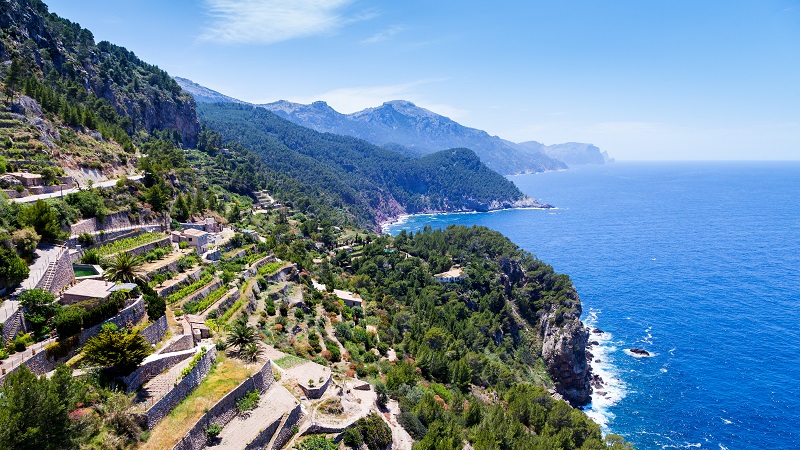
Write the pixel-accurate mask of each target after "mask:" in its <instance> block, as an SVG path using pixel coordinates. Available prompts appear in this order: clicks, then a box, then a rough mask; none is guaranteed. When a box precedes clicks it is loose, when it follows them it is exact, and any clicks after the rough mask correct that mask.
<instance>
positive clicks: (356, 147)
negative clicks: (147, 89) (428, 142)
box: [198, 103, 535, 226]
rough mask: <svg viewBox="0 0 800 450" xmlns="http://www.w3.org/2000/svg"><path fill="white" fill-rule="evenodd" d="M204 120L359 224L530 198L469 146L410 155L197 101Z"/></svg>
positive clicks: (242, 108)
mask: <svg viewBox="0 0 800 450" xmlns="http://www.w3.org/2000/svg"><path fill="white" fill-rule="evenodd" d="M198 115H199V116H200V118H201V120H202V122H203V124H204V125H205V126H208V127H209V128H210V129H212V130H214V131H217V132H219V133H220V134H221V135H222V137H223V138H224V139H225V140H226V141H234V142H237V143H239V144H241V145H242V146H245V147H247V148H249V149H250V150H252V151H253V152H254V153H255V154H257V155H258V156H259V157H261V158H262V159H263V160H264V162H265V164H266V165H267V166H268V167H270V168H271V169H273V170H276V171H279V172H281V173H284V174H286V175H288V176H290V177H292V178H294V179H296V180H298V181H299V182H301V183H303V184H305V185H308V186H312V187H315V188H318V189H319V190H321V191H324V192H326V194H327V195H328V196H330V198H331V201H333V202H334V203H336V204H340V205H342V206H344V207H345V208H346V209H347V210H348V212H349V213H350V214H352V215H353V217H354V218H355V220H356V223H358V224H359V225H361V226H374V225H375V224H376V223H377V222H380V221H382V220H385V219H387V218H390V217H393V216H396V215H398V214H403V213H419V212H428V211H459V210H479V211H486V210H489V209H500V208H507V207H512V206H521V205H528V206H532V205H535V202H532V201H531V199H528V198H526V197H525V196H524V194H522V193H521V192H520V191H519V189H517V188H516V186H514V184H513V183H512V182H510V181H508V180H506V179H505V178H503V177H502V176H500V175H499V174H497V173H495V172H493V171H492V170H490V169H489V168H487V167H486V166H485V165H483V164H482V163H481V162H480V160H479V159H478V157H477V156H476V155H475V153H474V152H472V151H471V150H467V149H457V150H445V151H442V152H437V153H434V154H431V155H428V156H426V157H423V158H418V159H414V158H411V157H408V156H405V155H402V154H400V153H397V152H394V151H391V150H387V149H384V148H381V147H378V146H375V145H373V144H370V143H368V142H366V141H362V140H360V139H356V138H352V137H346V136H339V135H334V134H330V133H319V132H316V131H313V130H310V129H308V128H304V127H301V126H299V125H295V124H293V123H291V122H289V121H288V120H285V119H282V118H280V117H278V116H277V115H275V114H273V113H271V112H269V111H266V110H264V109H262V108H256V107H251V106H248V105H239V104H231V103H215V104H208V103H206V104H200V105H198Z"/></svg>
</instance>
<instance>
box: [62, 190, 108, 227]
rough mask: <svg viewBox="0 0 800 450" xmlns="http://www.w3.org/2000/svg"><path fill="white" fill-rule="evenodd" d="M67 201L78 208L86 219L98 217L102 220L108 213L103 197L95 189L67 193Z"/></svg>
mask: <svg viewBox="0 0 800 450" xmlns="http://www.w3.org/2000/svg"><path fill="white" fill-rule="evenodd" d="M66 202H67V204H68V205H70V206H72V207H73V208H75V209H77V210H78V212H80V214H81V217H83V218H84V219H88V218H90V217H96V218H97V220H98V221H100V222H102V221H103V219H104V218H105V217H106V214H108V209H107V208H106V205H105V204H104V203H103V198H102V197H101V196H100V195H99V194H98V193H97V192H95V191H94V189H89V190H85V191H78V192H74V193H72V194H67V197H66Z"/></svg>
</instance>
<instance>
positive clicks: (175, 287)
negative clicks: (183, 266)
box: [156, 268, 203, 298]
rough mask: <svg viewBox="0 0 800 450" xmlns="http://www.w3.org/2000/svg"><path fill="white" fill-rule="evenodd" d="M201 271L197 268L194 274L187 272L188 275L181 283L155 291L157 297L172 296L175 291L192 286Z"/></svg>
mask: <svg viewBox="0 0 800 450" xmlns="http://www.w3.org/2000/svg"><path fill="white" fill-rule="evenodd" d="M202 271H203V269H202V268H198V269H195V270H194V272H188V274H187V275H186V277H185V278H184V279H183V280H181V281H179V282H177V283H175V284H172V285H170V286H167V287H165V288H161V289H156V292H158V295H160V296H162V297H164V298H166V297H168V296H169V295H170V294H172V293H173V292H175V291H177V290H179V289H180V288H182V287H184V286H186V285H187V284H192V283H194V282H195V281H197V280H199V279H200V277H201V275H200V273H201V272H202Z"/></svg>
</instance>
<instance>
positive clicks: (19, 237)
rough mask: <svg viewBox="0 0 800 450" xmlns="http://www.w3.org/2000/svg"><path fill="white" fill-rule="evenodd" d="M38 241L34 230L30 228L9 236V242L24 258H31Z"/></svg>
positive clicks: (38, 238)
mask: <svg viewBox="0 0 800 450" xmlns="http://www.w3.org/2000/svg"><path fill="white" fill-rule="evenodd" d="M40 239H41V238H40V237H39V235H38V234H36V230H34V229H33V228H31V227H27V228H23V229H21V230H17V231H15V232H14V233H13V234H12V235H11V241H12V242H13V243H14V246H15V247H16V248H17V252H19V254H20V255H21V256H24V257H28V256H33V252H34V251H35V250H36V246H37V245H38V244H39V240H40Z"/></svg>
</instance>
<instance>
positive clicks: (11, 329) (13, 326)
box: [0, 307, 24, 347]
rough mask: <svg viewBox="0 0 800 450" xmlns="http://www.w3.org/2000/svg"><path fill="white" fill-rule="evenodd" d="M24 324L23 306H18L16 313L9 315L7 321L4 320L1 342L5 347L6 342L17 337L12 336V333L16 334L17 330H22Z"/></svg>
mask: <svg viewBox="0 0 800 450" xmlns="http://www.w3.org/2000/svg"><path fill="white" fill-rule="evenodd" d="M23 326H24V321H23V320H22V308H21V307H17V309H16V310H15V311H14V313H13V314H11V315H10V316H8V318H7V319H6V321H5V322H3V341H2V342H0V344H2V345H3V347H5V344H6V342H8V341H10V340H11V339H14V337H16V336H12V334H16V332H17V331H20V330H22V327H23ZM15 330H16V331H15Z"/></svg>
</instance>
